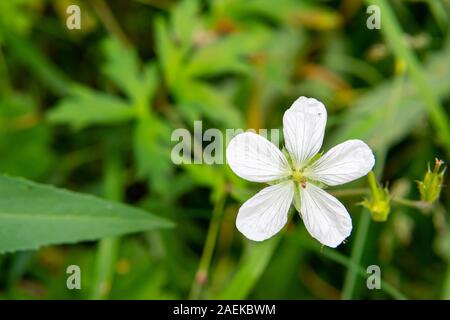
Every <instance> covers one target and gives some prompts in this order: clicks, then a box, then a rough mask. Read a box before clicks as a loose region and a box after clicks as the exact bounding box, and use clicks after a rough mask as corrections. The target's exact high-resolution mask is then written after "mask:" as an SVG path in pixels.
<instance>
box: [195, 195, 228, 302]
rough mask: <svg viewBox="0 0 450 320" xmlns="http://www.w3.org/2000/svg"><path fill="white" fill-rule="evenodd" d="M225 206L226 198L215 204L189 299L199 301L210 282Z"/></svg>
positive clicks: (223, 197) (221, 198)
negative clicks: (211, 266) (210, 270)
mask: <svg viewBox="0 0 450 320" xmlns="http://www.w3.org/2000/svg"><path fill="white" fill-rule="evenodd" d="M224 205H225V196H222V197H220V199H219V200H218V201H217V202H216V203H215V205H214V208H213V212H212V217H211V222H210V224H209V228H208V233H207V235H206V241H205V246H204V247H203V252H202V257H201V258H200V264H199V267H198V269H197V272H196V274H195V278H194V281H193V283H192V287H191V292H190V294H189V299H191V300H192V299H198V298H199V297H200V294H201V291H202V289H203V286H204V285H205V284H206V282H207V281H208V272H209V266H210V264H211V259H212V256H213V253H214V248H215V246H216V240H217V235H218V233H219V228H220V221H221V219H220V218H221V216H222V212H223V207H224Z"/></svg>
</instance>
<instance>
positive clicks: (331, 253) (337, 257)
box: [303, 241, 408, 300]
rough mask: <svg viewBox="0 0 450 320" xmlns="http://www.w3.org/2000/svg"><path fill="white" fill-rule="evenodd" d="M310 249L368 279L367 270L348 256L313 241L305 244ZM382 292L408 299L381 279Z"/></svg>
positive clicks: (399, 298) (400, 298)
mask: <svg viewBox="0 0 450 320" xmlns="http://www.w3.org/2000/svg"><path fill="white" fill-rule="evenodd" d="M303 244H304V245H306V246H307V247H308V248H310V249H313V250H315V251H316V252H318V253H320V254H323V255H324V256H325V257H327V258H328V259H330V260H333V261H334V262H337V263H339V264H340V265H343V266H345V267H348V266H353V268H354V269H355V271H356V273H357V275H359V276H360V277H362V278H366V277H367V272H366V270H365V269H364V268H363V267H361V266H360V265H355V264H353V262H352V261H351V260H350V259H349V258H347V257H346V256H344V255H342V254H341V253H339V251H336V250H331V249H329V248H324V247H322V246H318V245H317V243H312V242H311V241H305V242H304V243H303ZM380 282H381V290H383V291H384V292H386V293H387V294H389V295H390V296H391V297H393V298H394V299H397V300H407V299H408V298H407V297H406V296H405V295H404V294H403V293H401V292H400V291H399V290H397V288H395V287H393V286H392V285H391V284H389V283H387V282H386V281H384V280H383V279H381V281H380Z"/></svg>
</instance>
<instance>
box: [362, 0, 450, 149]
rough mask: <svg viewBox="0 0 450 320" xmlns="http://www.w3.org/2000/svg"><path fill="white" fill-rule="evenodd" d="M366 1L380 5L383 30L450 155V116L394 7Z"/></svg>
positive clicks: (374, 0) (381, 1)
mask: <svg viewBox="0 0 450 320" xmlns="http://www.w3.org/2000/svg"><path fill="white" fill-rule="evenodd" d="M366 2H367V3H369V4H374V5H377V6H379V7H380V10H381V15H382V26H381V31H382V33H383V35H384V37H385V39H386V41H387V42H388V44H389V45H390V47H391V48H392V50H393V52H394V53H395V55H396V56H397V57H398V58H399V59H401V60H403V61H405V62H406V64H407V66H408V72H409V74H410V75H411V78H412V80H413V81H414V82H415V84H416V87H417V89H418V90H419V92H420V94H421V96H422V99H423V101H424V103H425V106H426V108H427V111H428V115H429V117H430V120H431V123H432V124H433V126H434V127H435V129H436V130H437V131H438V132H439V136H440V137H441V141H442V143H443V145H444V147H445V150H446V152H447V154H448V155H450V124H449V120H448V119H449V117H448V115H447V114H446V112H445V110H444V108H443V107H442V105H441V103H440V101H439V99H438V98H437V97H436V96H435V95H434V93H433V90H432V88H431V86H430V84H429V83H428V80H427V78H426V77H425V72H424V70H423V68H422V66H421V64H420V62H419V61H418V59H417V57H416V56H415V55H414V53H413V52H412V51H411V49H410V48H409V47H408V44H407V42H406V40H405V39H404V37H403V34H402V30H401V27H400V25H399V23H398V21H397V19H396V17H395V14H394V12H393V10H392V8H391V7H390V5H389V4H388V2H387V1H386V0H366Z"/></svg>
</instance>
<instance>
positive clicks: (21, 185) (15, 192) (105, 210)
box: [0, 176, 171, 253]
mask: <svg viewBox="0 0 450 320" xmlns="http://www.w3.org/2000/svg"><path fill="white" fill-rule="evenodd" d="M170 226H171V223H170V222H168V221H167V220H165V219H163V218H160V217H158V216H155V215H153V214H150V213H148V212H146V211H143V210H141V209H136V208H133V207H130V206H127V205H124V204H120V203H115V202H111V201H107V200H103V199H100V198H97V197H93V196H90V195H84V194H79V193H75V192H71V191H67V190H62V189H57V188H54V187H51V186H47V185H43V184H38V183H34V182H31V181H27V180H25V179H19V178H10V177H4V176H0V253H2V252H11V251H17V250H31V249H37V248H39V247H40V246H44V245H52V244H63V243H76V242H80V241H89V240H96V239H100V238H103V237H107V236H117V235H123V234H127V233H133V232H140V231H146V230H152V229H159V228H167V227H170Z"/></svg>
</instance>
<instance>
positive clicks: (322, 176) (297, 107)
mask: <svg viewBox="0 0 450 320" xmlns="http://www.w3.org/2000/svg"><path fill="white" fill-rule="evenodd" d="M326 121H327V111H326V109H325V106H324V105H323V104H322V103H321V102H319V101H317V100H316V99H313V98H306V97H300V98H298V99H297V100H296V101H295V102H294V103H293V104H292V106H291V107H290V108H289V109H288V110H287V111H286V112H285V114H284V116H283V132H284V140H285V147H286V149H287V153H288V154H286V156H285V154H283V153H282V152H281V151H280V150H279V149H278V148H277V147H276V146H275V145H274V144H273V143H271V142H270V141H268V140H267V139H265V138H263V137H262V136H260V135H257V134H255V133H251V132H246V133H241V134H238V135H237V136H235V137H234V138H233V139H232V140H231V141H230V143H229V144H228V147H227V161H228V164H229V165H230V167H231V169H232V170H233V171H234V173H236V174H237V175H238V176H239V177H241V178H244V179H246V180H249V181H254V182H266V183H271V184H273V185H271V186H269V187H267V188H264V189H263V190H261V191H260V192H258V193H257V194H256V195H255V196H253V197H252V198H250V199H249V200H247V201H246V202H245V203H244V204H243V205H242V206H241V208H240V209H239V213H238V216H237V219H236V227H237V228H238V230H239V231H240V232H242V233H243V234H244V235H245V236H246V237H247V238H249V239H251V240H254V241H263V240H266V239H268V238H270V237H272V236H273V235H275V234H276V233H277V232H278V231H280V230H281V229H282V228H283V226H284V225H285V224H286V222H287V219H288V211H289V208H290V206H291V203H292V201H293V200H294V204H295V205H296V208H297V209H298V210H299V211H300V214H301V217H302V218H303V222H304V223H305V226H306V229H307V230H308V232H309V233H310V234H311V235H312V236H313V237H314V238H316V239H317V240H318V241H319V242H321V243H322V244H324V245H326V246H329V247H333V248H334V247H336V246H338V245H339V244H340V243H341V242H342V241H344V240H345V239H346V238H347V237H348V236H349V235H350V233H351V230H352V220H351V218H350V215H349V213H348V212H347V210H346V209H345V207H344V206H343V205H342V203H340V202H339V201H338V200H337V199H336V198H335V197H333V196H331V195H330V194H328V193H327V192H325V191H323V190H322V189H321V187H323V186H336V185H340V184H343V183H347V182H350V181H352V180H355V179H358V178H360V177H362V176H364V175H366V174H367V173H368V172H369V171H370V170H371V169H372V167H373V165H374V164H375V158H374V156H373V153H372V150H371V149H370V148H369V147H368V146H367V145H366V144H365V143H364V142H362V141H361V140H348V141H345V142H344V143H341V144H338V145H337V146H335V147H334V148H332V149H330V150H329V151H328V152H327V153H325V154H324V155H322V156H320V154H318V152H319V150H320V148H321V147H322V141H323V136H324V132H325V125H326ZM294 197H295V199H294ZM297 199H298V201H295V200H297Z"/></svg>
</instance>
